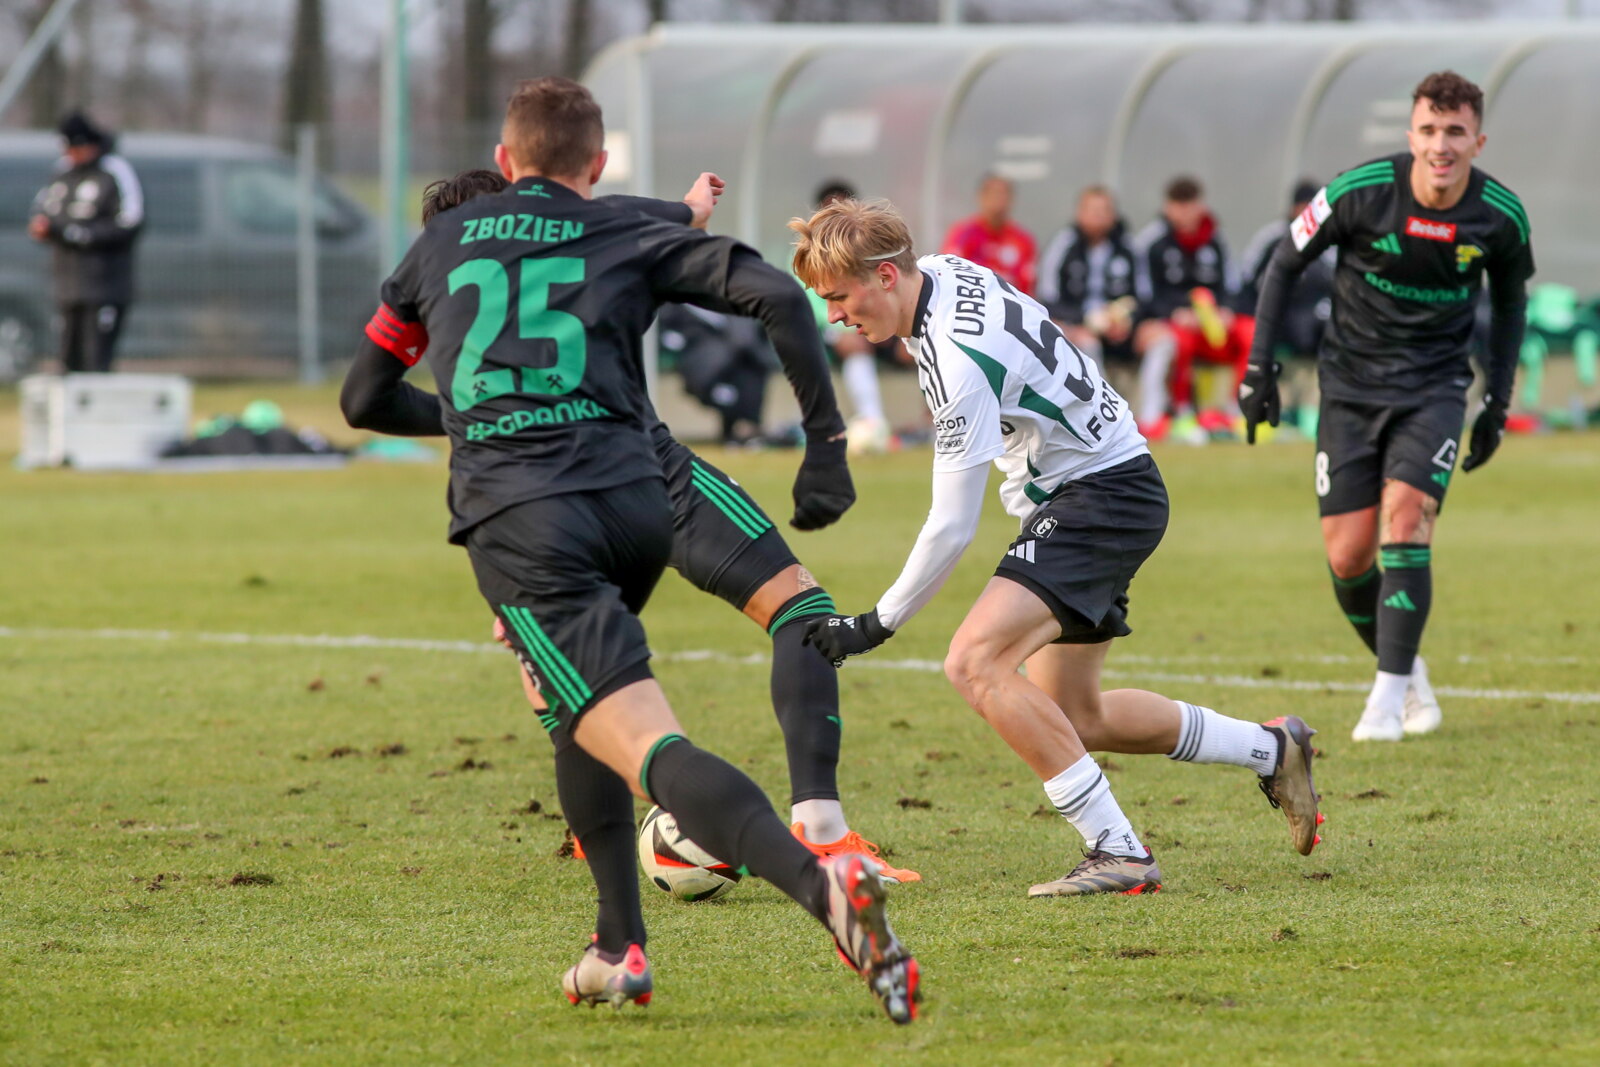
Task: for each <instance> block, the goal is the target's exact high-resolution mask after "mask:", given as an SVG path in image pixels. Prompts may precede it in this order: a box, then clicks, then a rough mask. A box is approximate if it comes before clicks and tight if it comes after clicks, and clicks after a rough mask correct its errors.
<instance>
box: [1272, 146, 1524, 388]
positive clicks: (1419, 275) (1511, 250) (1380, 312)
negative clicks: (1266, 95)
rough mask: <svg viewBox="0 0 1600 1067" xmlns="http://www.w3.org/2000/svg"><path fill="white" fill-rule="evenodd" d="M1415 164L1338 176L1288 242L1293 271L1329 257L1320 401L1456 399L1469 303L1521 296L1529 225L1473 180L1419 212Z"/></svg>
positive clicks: (1464, 366)
mask: <svg viewBox="0 0 1600 1067" xmlns="http://www.w3.org/2000/svg"><path fill="white" fill-rule="evenodd" d="M1411 165H1412V157H1411V155H1410V154H1409V153H1400V154H1398V155H1393V156H1386V157H1384V158H1382V159H1377V160H1373V161H1372V162H1370V163H1367V164H1364V165H1362V166H1359V167H1356V168H1354V169H1353V170H1348V171H1345V172H1344V173H1343V174H1340V175H1339V176H1338V177H1337V178H1335V179H1334V180H1333V181H1331V182H1329V183H1328V184H1327V186H1325V187H1324V188H1323V189H1321V190H1320V191H1319V192H1318V193H1317V195H1316V197H1315V198H1313V199H1312V201H1311V203H1310V204H1308V205H1307V206H1306V208H1305V210H1304V211H1302V212H1301V213H1300V214H1299V215H1298V216H1297V217H1296V218H1295V220H1294V222H1293V224H1292V225H1291V226H1290V229H1289V236H1288V238H1286V240H1287V241H1289V242H1291V243H1292V246H1293V248H1294V250H1295V253H1296V255H1297V257H1298V258H1299V259H1300V261H1301V262H1302V264H1309V263H1310V262H1311V261H1313V260H1315V259H1316V258H1317V257H1318V256H1319V255H1321V254H1322V252H1323V251H1324V250H1325V249H1326V248H1328V247H1329V246H1330V245H1332V246H1336V247H1337V249H1338V266H1337V267H1336V269H1335V271H1334V279H1333V315H1332V318H1331V319H1330V321H1329V323H1328V328H1327V330H1326V332H1325V333H1324V334H1323V339H1322V349H1321V352H1320V358H1319V360H1318V365H1319V372H1320V374H1319V376H1320V379H1321V385H1322V391H1323V392H1324V393H1326V394H1328V395H1330V396H1334V397H1338V398H1342V399H1348V400H1372V399H1375V400H1381V401H1403V400H1406V399H1412V398H1417V397H1424V396H1429V395H1453V396H1459V395H1460V394H1461V392H1462V390H1464V389H1465V388H1466V387H1467V386H1468V385H1469V384H1471V382H1472V367H1471V364H1470V362H1469V359H1468V351H1469V341H1470V339H1471V336H1472V326H1473V315H1474V310H1475V307H1476V304H1477V299H1478V294H1479V291H1480V290H1481V288H1482V286H1483V279H1484V276H1485V275H1487V276H1488V280H1489V284H1490V286H1491V287H1494V288H1496V289H1499V288H1500V287H1501V286H1510V287H1513V288H1517V289H1520V288H1521V287H1523V286H1524V285H1525V284H1526V282H1527V280H1528V278H1529V277H1530V276H1531V275H1532V274H1533V270H1534V266H1533V249H1532V246H1531V245H1530V243H1529V226H1528V215H1527V212H1526V211H1525V210H1524V209H1523V207H1522V202H1521V201H1520V200H1518V199H1517V197H1516V195H1515V194H1514V193H1512V192H1511V191H1510V190H1509V189H1507V188H1506V187H1505V186H1503V185H1501V184H1500V183H1498V182H1496V181H1495V180H1494V179H1493V178H1491V177H1489V176H1488V175H1487V174H1485V173H1483V171H1481V170H1478V169H1476V168H1474V169H1473V171H1472V177H1471V179H1470V181H1469V182H1468V184H1467V190H1466V193H1465V194H1464V195H1463V196H1462V198H1461V200H1460V202H1458V203H1457V204H1456V205H1455V206H1454V207H1452V208H1450V209H1448V210H1445V211H1433V210H1430V209H1428V208H1425V207H1423V206H1422V205H1421V204H1419V203H1417V201H1416V199H1415V198H1414V197H1413V196H1412V193H1411Z"/></svg>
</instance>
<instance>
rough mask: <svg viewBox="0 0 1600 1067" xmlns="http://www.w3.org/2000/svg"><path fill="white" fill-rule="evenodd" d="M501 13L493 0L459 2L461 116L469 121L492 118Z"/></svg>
mask: <svg viewBox="0 0 1600 1067" xmlns="http://www.w3.org/2000/svg"><path fill="white" fill-rule="evenodd" d="M500 15H501V12H500V11H499V10H498V8H497V6H496V5H495V3H494V0H464V3H462V5H461V117H462V118H464V119H466V120H467V121H468V122H470V123H477V122H487V121H490V120H492V119H493V118H494V115H495V101H494V81H495V78H494V76H495V65H494V45H493V41H494V30H495V26H496V24H497V23H498V22H499V21H500Z"/></svg>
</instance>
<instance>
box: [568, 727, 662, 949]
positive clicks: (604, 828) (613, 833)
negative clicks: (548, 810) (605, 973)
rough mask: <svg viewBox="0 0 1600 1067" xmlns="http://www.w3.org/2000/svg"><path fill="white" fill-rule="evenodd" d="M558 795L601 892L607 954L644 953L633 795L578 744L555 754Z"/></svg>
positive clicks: (599, 929) (600, 927)
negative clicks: (637, 949) (634, 948)
mask: <svg viewBox="0 0 1600 1067" xmlns="http://www.w3.org/2000/svg"><path fill="white" fill-rule="evenodd" d="M556 792H557V793H558V794H560V796H561V809H562V813H563V814H564V815H566V817H567V825H568V826H569V827H571V828H572V836H573V837H576V838H577V839H578V841H579V842H580V843H581V844H582V845H583V853H584V855H585V856H587V857H588V860H589V873H590V874H591V875H592V876H593V877H594V884H595V888H596V889H597V890H598V891H599V894H600V897H599V905H600V908H599V912H598V914H597V916H596V918H595V927H594V929H595V933H596V934H598V935H599V939H598V941H597V944H598V945H599V946H600V948H601V950H603V951H605V952H624V951H626V950H627V948H628V946H629V945H638V946H640V947H641V948H642V947H644V939H645V934H644V916H643V915H642V914H641V913H640V911H639V875H638V872H637V870H636V869H635V867H636V864H637V862H638V860H637V858H636V856H637V853H636V847H635V842H634V829H633V794H632V793H631V792H629V790H628V784H627V783H626V782H624V781H623V780H622V779H621V778H620V777H618V775H617V774H616V773H615V772H614V771H612V770H611V768H609V767H607V766H606V765H605V764H603V763H601V762H600V761H599V760H597V759H595V758H594V757H593V756H591V755H589V754H588V753H587V752H585V751H584V750H583V749H581V748H579V747H578V746H577V745H576V744H574V743H572V742H570V741H569V742H568V743H567V745H566V746H565V747H564V748H558V749H557V750H556Z"/></svg>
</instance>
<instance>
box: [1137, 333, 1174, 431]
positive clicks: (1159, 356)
mask: <svg viewBox="0 0 1600 1067" xmlns="http://www.w3.org/2000/svg"><path fill="white" fill-rule="evenodd" d="M1177 354H1178V342H1177V341H1176V340H1174V339H1173V338H1171V337H1164V338H1162V339H1161V340H1160V341H1157V342H1156V343H1155V344H1153V345H1151V346H1150V347H1149V348H1148V349H1146V350H1145V354H1144V355H1143V356H1142V357H1140V359H1139V421H1140V422H1155V421H1156V420H1157V419H1159V418H1161V416H1163V415H1165V414H1166V413H1167V369H1168V368H1169V367H1171V366H1172V357H1173V356H1175V355H1177Z"/></svg>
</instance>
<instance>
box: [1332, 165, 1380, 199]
mask: <svg viewBox="0 0 1600 1067" xmlns="http://www.w3.org/2000/svg"><path fill="white" fill-rule="evenodd" d="M1392 181H1394V163H1393V161H1391V160H1387V159H1380V160H1379V161H1378V162H1376V163H1368V164H1367V165H1366V166H1363V167H1356V168H1355V169H1354V170H1349V171H1346V172H1345V173H1343V174H1341V175H1339V176H1338V177H1337V178H1334V179H1333V181H1331V182H1329V183H1328V203H1330V204H1331V203H1333V202H1334V201H1335V200H1337V199H1339V197H1341V196H1343V195H1344V194H1345V193H1348V192H1349V191H1350V190H1351V189H1355V188H1358V187H1359V186H1362V185H1381V184H1383V183H1384V182H1392Z"/></svg>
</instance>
